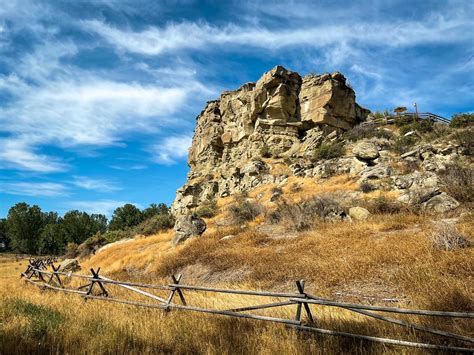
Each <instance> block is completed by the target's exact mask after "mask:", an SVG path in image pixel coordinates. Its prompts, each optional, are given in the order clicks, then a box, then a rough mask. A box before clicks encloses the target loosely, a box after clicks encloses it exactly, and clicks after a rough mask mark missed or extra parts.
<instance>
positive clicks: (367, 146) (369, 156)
mask: <svg viewBox="0 0 474 355" xmlns="http://www.w3.org/2000/svg"><path fill="white" fill-rule="evenodd" d="M352 153H354V155H355V156H356V157H357V158H359V159H362V160H374V159H377V158H378V157H379V156H380V153H379V150H378V148H377V146H376V145H375V144H374V143H372V142H367V141H362V142H358V143H357V144H356V145H355V146H354V148H353V149H352Z"/></svg>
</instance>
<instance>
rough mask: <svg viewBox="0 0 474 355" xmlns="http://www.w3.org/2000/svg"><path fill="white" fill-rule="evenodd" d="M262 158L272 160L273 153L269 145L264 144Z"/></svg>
mask: <svg viewBox="0 0 474 355" xmlns="http://www.w3.org/2000/svg"><path fill="white" fill-rule="evenodd" d="M260 156H262V157H264V158H270V157H271V156H272V153H271V151H270V148H269V147H268V145H266V144H264V145H263V146H262V148H260Z"/></svg>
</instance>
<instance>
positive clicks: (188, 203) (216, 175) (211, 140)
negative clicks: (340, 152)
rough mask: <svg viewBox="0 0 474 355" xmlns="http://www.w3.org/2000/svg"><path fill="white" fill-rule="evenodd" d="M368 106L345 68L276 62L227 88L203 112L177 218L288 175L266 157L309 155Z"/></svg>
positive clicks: (357, 118) (178, 201)
mask: <svg viewBox="0 0 474 355" xmlns="http://www.w3.org/2000/svg"><path fill="white" fill-rule="evenodd" d="M368 113H369V111H368V110H366V109H364V108H362V107H360V106H359V105H358V104H357V103H356V102H355V93H354V90H353V89H352V88H351V87H350V86H348V85H347V84H346V79H345V77H344V76H343V75H342V74H341V73H339V72H336V73H333V74H323V75H313V74H312V75H308V76H306V77H301V76H300V75H299V74H298V73H295V72H292V71H289V70H287V69H285V68H283V67H281V66H277V67H275V68H273V69H272V70H270V71H269V72H267V73H265V74H264V75H263V76H262V77H261V78H260V79H259V80H258V81H257V82H256V83H247V84H245V85H243V86H242V87H240V88H239V89H237V90H235V91H226V92H223V93H222V94H221V95H220V97H219V99H218V100H215V101H210V102H208V103H207V105H206V107H205V108H204V110H203V111H202V112H201V114H200V115H199V116H198V117H197V122H196V128H195V132H194V138H193V142H192V146H191V148H190V150H189V159H188V163H189V166H190V168H191V170H190V172H189V174H188V180H187V182H186V184H185V185H184V186H183V187H182V188H180V189H179V190H178V191H177V196H176V199H175V201H174V203H173V206H172V211H173V213H174V215H175V216H176V217H177V218H178V221H179V220H180V219H181V218H183V217H184V216H186V215H188V214H189V213H190V212H191V211H192V210H193V209H194V208H196V207H197V206H199V205H200V204H201V203H203V202H206V201H209V200H211V199H214V198H217V197H223V196H227V195H230V194H233V193H236V192H240V191H245V190H248V189H251V188H253V187H255V186H258V185H260V184H266V183H279V182H281V181H283V180H284V179H285V178H286V177H287V176H283V175H278V174H274V173H273V172H272V171H271V167H270V166H268V165H267V164H266V163H265V161H264V159H265V158H269V157H274V158H275V157H292V159H294V160H295V161H296V160H297V159H298V157H301V158H303V157H304V156H305V155H308V154H312V152H313V151H314V149H315V148H316V147H317V146H319V145H320V144H321V142H322V141H323V139H331V134H332V135H333V136H334V137H335V136H336V135H335V134H336V133H337V132H340V131H343V130H346V129H349V128H351V127H353V126H354V125H356V124H357V123H359V122H361V121H364V120H365V118H366V117H367V115H368ZM351 164H352V163H351Z"/></svg>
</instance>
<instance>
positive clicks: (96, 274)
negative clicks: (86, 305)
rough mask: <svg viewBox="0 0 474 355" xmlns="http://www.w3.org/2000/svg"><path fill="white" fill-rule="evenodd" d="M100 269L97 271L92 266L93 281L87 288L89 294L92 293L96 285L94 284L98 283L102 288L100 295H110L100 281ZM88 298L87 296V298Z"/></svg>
mask: <svg viewBox="0 0 474 355" xmlns="http://www.w3.org/2000/svg"><path fill="white" fill-rule="evenodd" d="M99 271H100V267H99V268H98V269H97V271H95V270H94V269H93V268H91V273H92V280H91V281H92V282H91V285H90V286H89V289H88V290H87V294H86V295H87V296H89V295H90V294H91V293H92V289H93V287H94V285H95V284H96V283H97V284H98V285H99V287H100V289H101V291H102V292H101V293H100V294H99V296H105V297H108V296H109V293H108V292H107V290H106V289H105V287H104V285H102V282H100V281H99V280H100V276H99ZM85 299H86V300H87V298H85Z"/></svg>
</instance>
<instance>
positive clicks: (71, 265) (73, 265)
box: [58, 259, 81, 272]
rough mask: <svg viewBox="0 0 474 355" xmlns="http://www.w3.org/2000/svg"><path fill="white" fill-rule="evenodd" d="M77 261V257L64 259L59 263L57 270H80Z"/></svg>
mask: <svg viewBox="0 0 474 355" xmlns="http://www.w3.org/2000/svg"><path fill="white" fill-rule="evenodd" d="M80 269H81V267H80V266H79V262H78V261H77V259H65V260H64V261H63V262H62V263H61V264H59V269H58V271H59V272H69V271H72V272H74V271H77V270H80Z"/></svg>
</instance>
